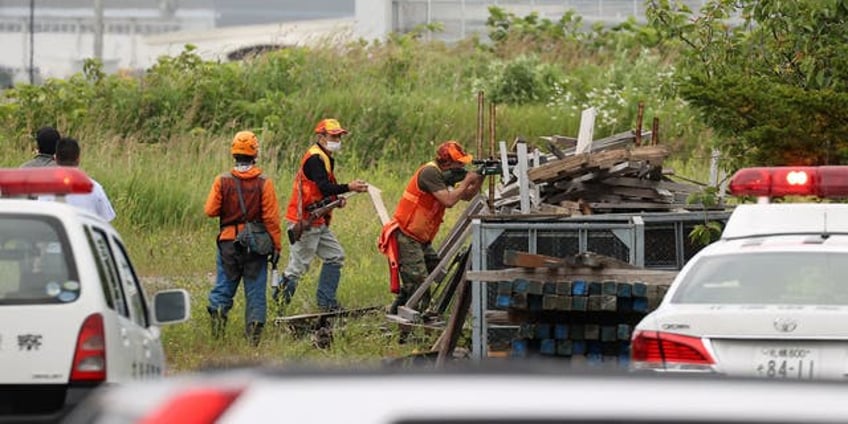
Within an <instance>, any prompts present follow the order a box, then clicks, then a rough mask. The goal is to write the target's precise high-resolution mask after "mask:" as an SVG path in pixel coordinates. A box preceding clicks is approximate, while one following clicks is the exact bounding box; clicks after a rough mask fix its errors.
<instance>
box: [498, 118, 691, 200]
mask: <svg viewBox="0 0 848 424" xmlns="http://www.w3.org/2000/svg"><path fill="white" fill-rule="evenodd" d="M649 136H650V132H644V133H642V134H641V137H637V135H636V133H635V132H633V131H629V132H625V133H621V134H617V135H614V136H611V137H608V138H605V139H601V140H596V141H594V142H593V143H592V144H591V147H589V148H588V149H587V151H586V152H585V153H576V148H575V147H572V148H564V149H561V148H560V147H559V146H562V145H563V144H565V145H568V144H571V143H572V139H568V138H565V137H558V136H552V137H547V138H546V139H547V141H548V148H549V150H550V151H551V153H549V154H547V155H545V156H541V157H540V160H539V161H538V162H540V163H539V164H536V165H535V166H533V165H531V166H529V167H528V169H527V171H526V178H527V180H528V185H527V186H528V189H529V196H530V203H531V204H530V206H531V210H530V213H532V214H547V215H561V216H575V215H589V214H597V213H610V212H642V211H657V212H662V211H666V212H667V211H683V210H693V209H694V210H702V209H703V206H702V205H700V204H689V203H687V198H688V197H689V196H690V194H692V193H695V192H699V191H701V190H702V189H703V186H702V185H697V184H692V183H687V182H677V181H674V180H673V179H672V178H671V177H672V176H673V171H671V170H668V169H664V168H663V161H664V160H665V159H666V158H667V156H668V155H669V151H668V149H667V148H666V147H665V146H661V145H639V140H641V139H643V138H647V137H649ZM537 156H538V154H537ZM516 174H517V172H515V171H514V172H513V175H512V177H513V178H510V180H509V181H507V184H501V185H499V186H498V188H497V189H496V190H495V191H494V197H493V198H492V199H490V201H491V202H492V203H491V204H492V205H493V206H494V207H495V210H496V213H498V214H501V215H511V214H517V213H522V212H521V211H520V210H519V207H518V205H519V202H520V197H521V194H520V190H521V181H520V180H521V178H520V177H519V176H518V175H516ZM525 214H526V213H525Z"/></svg>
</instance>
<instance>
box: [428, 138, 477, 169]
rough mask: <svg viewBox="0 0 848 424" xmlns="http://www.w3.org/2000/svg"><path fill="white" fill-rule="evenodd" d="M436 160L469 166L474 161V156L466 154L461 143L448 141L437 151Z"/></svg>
mask: <svg viewBox="0 0 848 424" xmlns="http://www.w3.org/2000/svg"><path fill="white" fill-rule="evenodd" d="M436 158H438V159H442V160H450V161H453V162H459V163H462V164H467V163H469V162H471V159H474V157H473V156H471V155H469V154H468V153H465V150H463V149H462V146H460V145H459V143H457V142H456V141H453V140H449V141H446V142H444V143H442V144H440V145H439V148H438V149H436Z"/></svg>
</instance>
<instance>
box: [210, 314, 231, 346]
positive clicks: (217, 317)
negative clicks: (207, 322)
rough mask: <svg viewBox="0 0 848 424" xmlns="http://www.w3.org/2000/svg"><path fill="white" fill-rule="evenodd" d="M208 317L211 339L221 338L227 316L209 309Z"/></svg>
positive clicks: (225, 326)
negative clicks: (209, 319)
mask: <svg viewBox="0 0 848 424" xmlns="http://www.w3.org/2000/svg"><path fill="white" fill-rule="evenodd" d="M209 317H210V318H211V326H212V338H214V339H221V338H223V337H224V333H225V331H226V328H227V314H225V313H223V312H221V311H217V310H212V309H210V310H209Z"/></svg>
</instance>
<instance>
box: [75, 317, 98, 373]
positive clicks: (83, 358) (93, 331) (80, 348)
mask: <svg viewBox="0 0 848 424" xmlns="http://www.w3.org/2000/svg"><path fill="white" fill-rule="evenodd" d="M105 334H106V333H105V331H103V316H102V315H100V314H91V315H89V316H88V318H86V319H85V321H84V322H83V323H82V327H81V328H80V332H79V336H77V348H76V350H75V351H74V362H73V365H72V366H71V379H70V380H71V381H72V382H80V381H90V382H97V381H106V337H105Z"/></svg>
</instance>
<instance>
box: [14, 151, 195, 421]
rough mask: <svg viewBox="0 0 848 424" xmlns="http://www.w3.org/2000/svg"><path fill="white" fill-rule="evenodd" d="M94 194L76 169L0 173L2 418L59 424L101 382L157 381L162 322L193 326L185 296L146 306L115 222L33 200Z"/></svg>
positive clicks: (173, 294)
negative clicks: (56, 423) (39, 196)
mask: <svg viewBox="0 0 848 424" xmlns="http://www.w3.org/2000/svg"><path fill="white" fill-rule="evenodd" d="M90 191H91V181H90V180H89V178H88V177H87V176H86V175H85V174H84V173H83V172H82V171H80V170H78V169H75V168H68V167H50V168H24V169H0V196H2V198H0V421H3V422H6V421H12V422H24V421H25V422H30V421H39V420H45V421H51V420H56V419H58V418H61V417H62V416H63V415H64V414H65V413H67V412H68V410H70V409H71V408H73V406H74V405H76V404H78V403H79V402H80V401H81V400H82V399H83V398H84V397H85V396H86V395H87V394H88V393H89V392H91V391H92V390H93V389H94V388H96V387H97V386H99V385H102V384H103V383H125V382H130V381H135V380H146V379H150V378H155V377H159V376H161V375H162V373H163V372H164V370H165V358H164V354H163V350H162V344H161V340H160V331H159V328H158V327H157V325H160V324H165V323H171V322H181V321H185V320H186V319H188V312H189V305H188V293H187V292H186V291H184V290H170V291H164V292H160V293H157V294H156V296H154V298H153V301H152V302H148V299H147V298H146V297H145V293H144V290H143V288H142V286H141V284H139V280H138V277H137V275H136V273H135V271H134V270H133V266H132V262H130V259H129V256H128V255H127V249H126V247H125V246H124V243H123V242H122V241H121V237H120V236H119V235H118V233H117V232H116V231H115V229H114V228H112V226H111V225H109V224H108V223H106V222H104V221H102V220H101V219H100V218H98V217H97V216H96V215H94V214H91V213H88V212H86V211H84V210H82V209H77V208H75V207H72V206H69V205H66V204H64V203H60V202H44V201H37V200H29V199H28V197H33V196H34V195H37V194H45V193H52V194H57V195H64V194H71V193H87V192H90ZM15 197H18V198H15Z"/></svg>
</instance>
